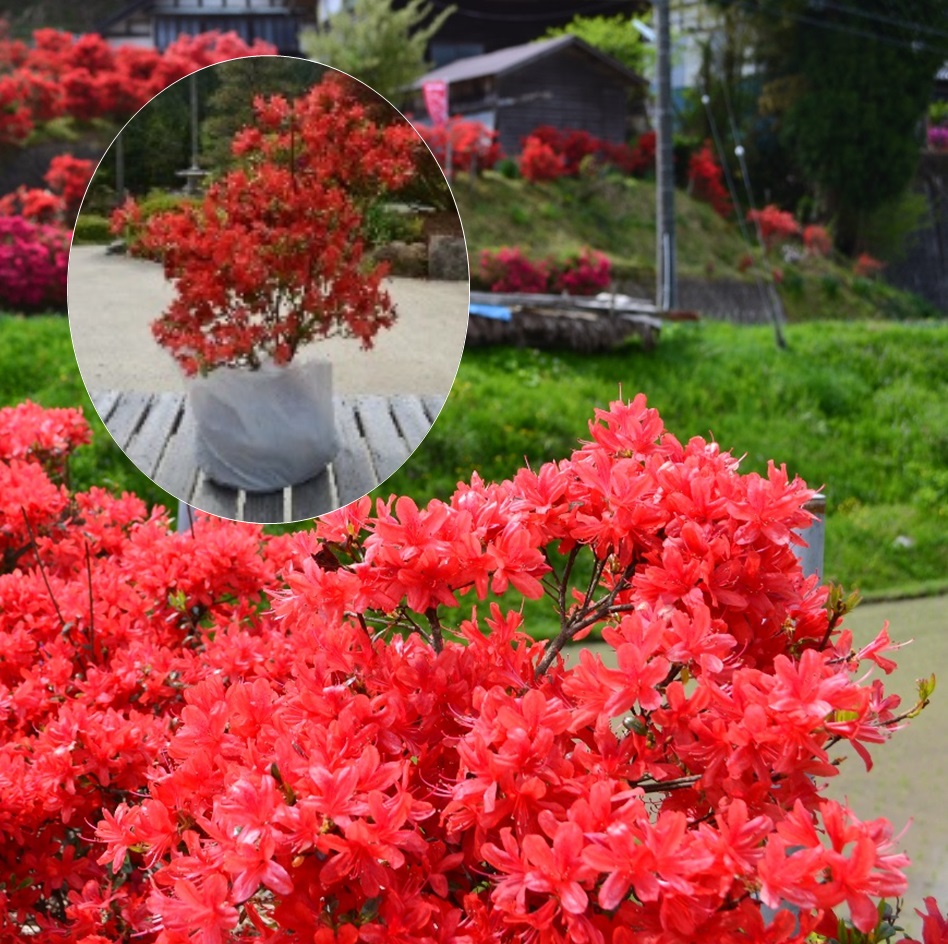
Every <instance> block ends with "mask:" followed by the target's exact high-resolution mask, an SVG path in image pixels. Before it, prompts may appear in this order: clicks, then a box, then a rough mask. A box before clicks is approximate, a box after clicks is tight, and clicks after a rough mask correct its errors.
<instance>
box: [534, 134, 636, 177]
mask: <svg viewBox="0 0 948 944" xmlns="http://www.w3.org/2000/svg"><path fill="white" fill-rule="evenodd" d="M643 137H644V136H643ZM531 138H533V139H535V141H539V142H540V143H541V144H544V145H546V146H547V147H549V149H550V150H551V151H552V152H553V154H554V156H555V157H556V158H558V159H559V161H560V162H562V173H561V174H558V175H557V176H566V177H576V176H578V175H579V173H580V170H581V167H582V165H583V161H584V160H586V159H587V158H595V159H596V160H598V161H600V162H602V163H604V164H610V165H612V166H613V167H615V168H616V169H618V170H620V171H622V172H623V173H627V174H631V173H635V174H640V173H641V172H644V170H645V163H647V157H645V156H644V153H642V152H639V151H638V150H637V149H633V148H630V147H629V146H628V145H627V144H615V143H614V142H612V141H606V140H605V139H604V138H598V137H596V136H595V135H593V134H590V133H589V132H588V131H583V130H581V129H577V128H554V127H553V126H552V125H540V126H538V127H537V128H534V129H533V131H531V132H530V135H529V136H528V137H527V138H525V139H524V141H523V146H524V149H526V147H527V144H528V142H529V141H530V139H531ZM652 142H653V153H654V135H653V136H652ZM532 147H533V148H534V150H537V152H538V153H540V151H539V149H537V147H536V144H533V145H532ZM543 153H545V152H543Z"/></svg>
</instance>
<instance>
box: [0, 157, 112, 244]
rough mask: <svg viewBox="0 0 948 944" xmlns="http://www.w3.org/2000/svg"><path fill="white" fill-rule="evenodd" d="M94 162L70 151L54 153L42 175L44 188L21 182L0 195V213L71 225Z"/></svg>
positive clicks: (67, 226) (65, 225) (90, 177)
mask: <svg viewBox="0 0 948 944" xmlns="http://www.w3.org/2000/svg"><path fill="white" fill-rule="evenodd" d="M94 170H95V164H94V163H93V162H92V161H90V160H86V159H85V158H79V157H73V156H72V155H71V154H57V155H56V156H55V157H54V158H53V159H52V160H51V161H50V162H49V168H48V169H47V171H46V173H45V174H44V176H43V179H44V180H45V181H46V184H47V188H46V189H42V188H39V187H26V186H20V187H18V188H17V189H16V190H14V191H13V192H12V193H8V194H4V195H3V196H2V197H0V214H2V215H4V216H22V217H24V218H25V219H28V220H34V221H36V222H38V223H51V224H57V225H60V226H62V227H64V228H71V227H72V224H73V222H74V220H75V218H76V214H77V213H78V212H79V205H80V204H81V203H82V198H83V196H84V195H85V192H86V187H87V186H88V185H89V181H90V180H91V179H92V172H93V171H94Z"/></svg>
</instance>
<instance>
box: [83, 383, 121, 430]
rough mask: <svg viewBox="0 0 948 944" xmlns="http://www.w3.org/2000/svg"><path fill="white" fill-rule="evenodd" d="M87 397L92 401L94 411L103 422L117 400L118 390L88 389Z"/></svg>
mask: <svg viewBox="0 0 948 944" xmlns="http://www.w3.org/2000/svg"><path fill="white" fill-rule="evenodd" d="M89 399H90V400H91V401H92V405H93V406H94V407H95V411H96V413H98V414H99V419H100V420H102V422H103V423H104V422H105V421H106V420H107V419H108V418H109V416H110V415H111V413H112V411H113V410H114V409H115V405H116V404H117V403H118V401H119V392H118V390H96V391H90V393H89Z"/></svg>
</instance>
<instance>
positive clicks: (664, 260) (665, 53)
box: [655, 0, 678, 311]
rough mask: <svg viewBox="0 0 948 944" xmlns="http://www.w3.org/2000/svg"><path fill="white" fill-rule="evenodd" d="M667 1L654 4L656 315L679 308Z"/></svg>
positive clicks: (661, 0) (656, 1) (658, 1)
mask: <svg viewBox="0 0 948 944" xmlns="http://www.w3.org/2000/svg"><path fill="white" fill-rule="evenodd" d="M668 3H669V0H655V32H656V42H657V47H658V49H657V51H658V60H657V67H658V77H657V78H658V81H657V82H656V86H657V102H656V118H657V121H656V123H655V182H656V196H657V203H658V206H657V208H656V209H657V213H656V228H655V230H656V247H655V274H656V285H655V289H656V291H655V298H656V306H657V307H658V310H659V311H668V310H669V309H672V308H677V307H678V271H677V266H676V264H675V167H674V161H675V157H674V148H673V145H672V101H671V30H670V27H669V13H668Z"/></svg>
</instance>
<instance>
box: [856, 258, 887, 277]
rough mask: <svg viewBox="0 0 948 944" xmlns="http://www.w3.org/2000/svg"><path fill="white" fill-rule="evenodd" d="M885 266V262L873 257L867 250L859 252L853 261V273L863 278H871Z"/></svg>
mask: <svg viewBox="0 0 948 944" xmlns="http://www.w3.org/2000/svg"><path fill="white" fill-rule="evenodd" d="M884 268H885V263H884V262H880V261H879V260H878V259H874V258H873V257H872V256H870V255H869V253H868V252H863V253H860V254H859V257H858V258H857V259H856V261H855V262H854V263H853V274H854V275H856V276H858V277H859V278H863V279H871V278H873V277H874V276H876V275H878V274H879V273H880V272H881V271H882V270H883V269H884Z"/></svg>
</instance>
